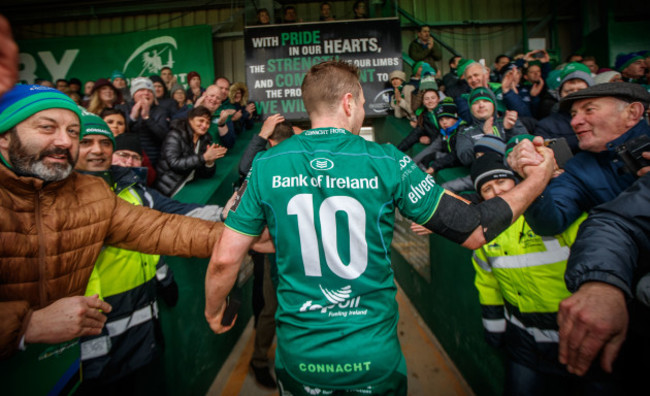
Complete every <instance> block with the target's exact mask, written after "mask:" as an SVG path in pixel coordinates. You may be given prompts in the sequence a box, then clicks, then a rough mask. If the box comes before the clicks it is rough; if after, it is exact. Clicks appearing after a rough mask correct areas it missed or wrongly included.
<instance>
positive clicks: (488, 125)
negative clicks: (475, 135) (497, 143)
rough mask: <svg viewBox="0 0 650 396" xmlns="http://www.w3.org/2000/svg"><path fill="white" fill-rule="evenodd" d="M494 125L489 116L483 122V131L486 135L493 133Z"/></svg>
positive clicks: (492, 119)
mask: <svg viewBox="0 0 650 396" xmlns="http://www.w3.org/2000/svg"><path fill="white" fill-rule="evenodd" d="M493 125H494V118H493V117H490V118H488V119H487V120H485V122H484V123H483V133H484V134H486V135H494V130H493V129H492V126H493Z"/></svg>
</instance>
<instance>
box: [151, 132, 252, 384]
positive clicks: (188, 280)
mask: <svg viewBox="0 0 650 396" xmlns="http://www.w3.org/2000/svg"><path fill="white" fill-rule="evenodd" d="M259 128H260V125H259V124H258V125H256V127H255V129H254V130H253V131H246V132H244V133H243V134H242V135H240V136H239V137H238V139H237V143H236V145H235V147H233V148H232V149H230V150H229V152H228V155H227V156H226V157H224V158H223V159H220V160H218V161H217V163H216V166H217V171H216V174H215V175H214V177H213V178H210V179H198V180H195V181H193V182H191V183H189V184H187V185H186V186H185V187H184V188H183V190H181V191H180V192H179V193H178V194H177V195H176V196H175V197H174V198H175V199H178V200H179V201H182V202H196V203H201V204H220V205H223V204H224V203H225V202H226V201H227V200H228V198H230V196H231V195H232V191H233V187H232V185H233V183H234V182H235V181H237V180H238V179H239V172H238V170H237V169H238V164H239V158H240V157H241V154H242V153H243V151H244V149H245V148H246V146H247V145H248V142H249V141H250V138H251V136H252V135H253V134H256V133H257V132H259ZM166 260H167V263H168V264H169V266H170V267H171V268H172V270H173V271H174V278H175V279H176V282H177V283H178V286H179V301H178V304H177V305H176V307H174V308H171V309H170V308H168V307H166V306H164V303H160V304H159V305H160V318H161V322H162V328H163V334H164V336H165V355H164V366H165V367H164V373H161V376H160V377H159V378H156V383H157V386H155V387H154V389H152V392H151V394H159V395H165V394H166V395H205V393H206V392H207V390H208V389H209V387H210V385H211V384H212V382H213V381H214V378H215V377H216V376H217V374H218V372H219V370H220V369H221V366H223V363H224V362H225V360H226V359H227V358H228V355H229V354H230V352H231V350H232V348H233V347H234V346H235V344H236V343H237V340H238V339H239V337H240V336H241V334H242V332H243V330H244V327H245V326H246V324H247V323H248V320H249V319H250V317H251V315H252V307H251V304H252V303H251V295H252V281H250V280H248V281H247V282H246V283H245V284H244V285H243V293H242V294H243V297H244V299H243V301H242V305H241V308H240V310H239V314H238V315H239V316H238V318H237V323H236V324H235V326H234V327H233V329H232V330H230V331H228V332H227V333H225V334H219V335H217V334H214V333H213V332H212V331H211V330H210V328H209V327H208V324H207V322H206V320H205V316H204V314H203V311H204V308H205V271H206V268H207V265H208V261H209V260H208V259H196V258H194V259H185V258H180V257H167V258H166ZM150 381H151V380H150Z"/></svg>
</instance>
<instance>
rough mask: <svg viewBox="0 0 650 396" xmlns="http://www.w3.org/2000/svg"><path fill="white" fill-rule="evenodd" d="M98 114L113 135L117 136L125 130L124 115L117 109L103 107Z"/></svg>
mask: <svg viewBox="0 0 650 396" xmlns="http://www.w3.org/2000/svg"><path fill="white" fill-rule="evenodd" d="M99 116H100V117H101V118H102V120H104V121H105V122H106V124H108V127H109V128H110V129H111V132H113V136H115V137H117V136H120V135H121V134H123V133H125V132H126V127H127V123H126V117H125V116H124V113H122V111H120V110H119V109H104V110H102V112H101V113H100V114H99Z"/></svg>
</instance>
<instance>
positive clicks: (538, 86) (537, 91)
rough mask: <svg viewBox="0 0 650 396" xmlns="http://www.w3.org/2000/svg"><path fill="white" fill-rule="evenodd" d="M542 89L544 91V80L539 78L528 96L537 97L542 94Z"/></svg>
mask: <svg viewBox="0 0 650 396" xmlns="http://www.w3.org/2000/svg"><path fill="white" fill-rule="evenodd" d="M542 89H544V79H543V78H540V79H539V81H538V82H536V83H535V84H533V87H532V88H531V89H530V96H538V95H539V94H540V93H541V92H542Z"/></svg>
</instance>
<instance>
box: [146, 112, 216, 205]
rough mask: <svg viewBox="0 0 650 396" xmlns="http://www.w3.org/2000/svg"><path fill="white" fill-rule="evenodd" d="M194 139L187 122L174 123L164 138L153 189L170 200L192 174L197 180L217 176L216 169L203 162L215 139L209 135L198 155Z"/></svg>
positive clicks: (175, 121)
mask: <svg viewBox="0 0 650 396" xmlns="http://www.w3.org/2000/svg"><path fill="white" fill-rule="evenodd" d="M193 135H194V132H193V131H192V128H190V125H189V124H188V122H187V119H180V120H174V121H173V122H172V125H171V130H170V131H169V133H168V134H167V137H165V141H164V142H163V145H162V150H161V153H160V154H161V155H160V160H159V161H158V166H157V167H156V172H157V175H158V176H157V178H156V182H155V183H154V188H156V189H157V190H158V191H160V192H162V193H163V194H165V195H167V196H171V195H172V194H173V193H174V192H175V191H176V189H177V188H178V187H179V186H180V185H181V184H182V183H183V182H184V181H185V179H187V177H188V176H189V175H190V173H192V171H193V170H194V171H196V172H195V174H194V177H195V178H197V177H203V178H208V177H212V175H214V171H215V166H211V167H207V166H206V165H205V160H204V159H203V154H204V153H205V151H206V149H207V147H208V145H210V144H212V138H210V135H209V134H207V133H206V134H205V135H203V136H201V137H200V138H199V141H198V142H199V153H198V154H197V153H196V152H195V150H194V143H193V141H192V136H193Z"/></svg>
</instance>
